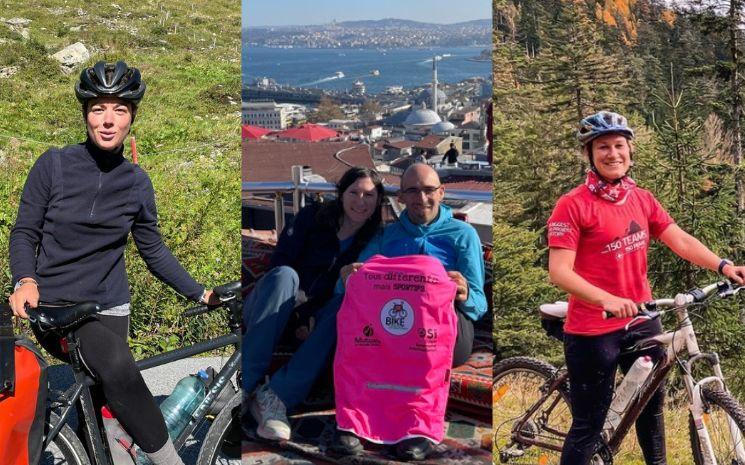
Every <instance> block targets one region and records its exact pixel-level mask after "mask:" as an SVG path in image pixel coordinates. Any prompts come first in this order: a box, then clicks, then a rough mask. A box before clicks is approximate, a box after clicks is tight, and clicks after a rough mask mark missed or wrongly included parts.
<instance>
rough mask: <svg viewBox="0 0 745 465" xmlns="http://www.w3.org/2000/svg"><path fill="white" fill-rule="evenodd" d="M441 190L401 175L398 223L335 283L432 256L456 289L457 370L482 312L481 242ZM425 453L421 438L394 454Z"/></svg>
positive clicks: (421, 170)
mask: <svg viewBox="0 0 745 465" xmlns="http://www.w3.org/2000/svg"><path fill="white" fill-rule="evenodd" d="M444 197H445V188H444V187H443V186H442V183H441V182H440V177H439V176H438V175H437V172H436V171H435V170H434V169H432V167H430V166H429V165H426V164H424V163H415V164H413V165H411V166H410V167H409V168H407V169H406V171H404V174H403V175H402V176H401V189H400V191H399V193H398V198H399V201H400V202H401V203H403V204H404V205H405V206H406V209H405V210H404V211H403V212H401V215H400V216H399V221H398V222H396V223H393V224H391V225H389V226H387V227H386V228H385V230H383V232H382V233H381V234H378V235H377V236H376V237H374V238H373V239H372V241H371V242H370V243H369V244H368V245H367V247H366V248H365V249H364V250H363V251H362V253H361V254H360V256H359V259H358V262H360V263H353V264H350V265H347V266H345V267H344V268H342V270H341V273H340V274H341V280H342V282H346V279H347V278H348V277H349V275H350V274H351V273H353V272H355V271H357V270H358V269H359V268H360V267H361V266H362V263H361V262H364V261H365V260H367V259H368V258H370V257H372V256H373V255H376V254H381V255H384V256H386V257H398V256H402V255H429V256H431V257H435V258H437V259H438V260H440V262H441V263H442V265H443V266H444V267H445V269H446V270H447V271H448V275H449V276H450V278H451V279H452V280H453V281H455V283H456V284H457V285H458V288H457V292H456V295H455V313H456V315H457V317H458V334H457V337H456V341H455V350H454V351H453V366H458V365H462V364H463V363H465V361H466V360H467V359H468V357H469V355H470V354H471V350H472V348H473V322H474V321H476V320H478V319H479V318H481V317H482V316H483V315H484V313H486V306H487V305H486V296H485V295H484V260H483V256H482V252H481V241H480V240H479V237H478V234H477V233H476V230H475V229H474V228H473V226H471V225H469V224H467V223H465V222H463V221H460V220H456V219H455V218H453V214H452V211H451V209H450V207H448V206H446V205H442V199H443V198H444ZM338 436H339V437H338V438H337V441H336V449H337V450H339V451H345V450H346V451H347V453H357V452H358V451H359V450H360V449H361V448H362V446H361V444H360V443H359V441H358V440H357V438H356V437H354V436H353V435H351V433H344V432H340V433H339V434H338ZM430 451H431V443H430V442H429V440H427V439H425V438H420V437H416V438H410V439H406V440H404V441H401V442H400V443H399V444H398V445H397V447H396V453H397V455H398V457H399V458H400V459H402V460H424V459H425V458H426V457H427V455H428V454H429V452H430Z"/></svg>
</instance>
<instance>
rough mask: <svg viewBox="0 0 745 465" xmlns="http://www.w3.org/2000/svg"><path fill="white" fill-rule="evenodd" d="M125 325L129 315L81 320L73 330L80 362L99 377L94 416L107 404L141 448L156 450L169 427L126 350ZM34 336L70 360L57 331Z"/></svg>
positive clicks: (165, 436) (127, 327) (162, 441)
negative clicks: (78, 344) (80, 358)
mask: <svg viewBox="0 0 745 465" xmlns="http://www.w3.org/2000/svg"><path fill="white" fill-rule="evenodd" d="M128 329H129V317H128V316H111V315H97V316H96V319H91V320H88V321H87V322H85V323H83V324H82V325H81V326H80V327H79V328H78V329H77V330H76V331H75V334H76V336H77V338H78V341H79V343H80V354H81V357H82V359H83V363H84V364H85V366H86V367H87V368H88V370H89V371H90V372H91V373H92V374H93V375H94V376H95V377H96V379H98V380H99V381H100V384H99V385H97V386H94V387H93V388H92V389H91V394H92V395H93V403H94V406H95V407H96V414H97V416H100V414H101V407H102V406H103V405H104V404H106V405H108V406H109V409H110V410H111V411H112V412H113V413H114V416H116V418H117V420H119V423H121V424H122V426H123V427H124V429H125V430H126V431H127V432H128V433H129V434H130V435H131V436H132V439H133V440H134V442H135V443H136V444H137V445H138V446H140V448H141V449H142V450H143V451H144V452H148V453H150V452H156V451H159V450H160V449H161V448H162V447H163V446H164V445H165V443H166V441H167V440H168V431H167V430H166V424H165V421H164V420H163V415H162V414H161V413H160V409H159V408H158V405H157V404H156V403H155V399H154V398H153V395H152V393H150V390H149V389H148V388H147V385H146V384H145V381H144V380H143V379H142V374H141V373H140V370H138V369H137V366H136V365H135V360H134V357H133V356H132V352H130V350H129V345H128V344H127V332H128ZM34 332H35V333H36V331H34ZM36 338H37V340H38V341H39V344H41V345H42V346H43V347H44V348H45V349H46V350H47V351H48V352H49V353H50V354H52V355H54V356H55V357H57V358H59V359H60V360H63V361H65V362H68V363H69V361H70V359H69V357H68V355H67V354H65V353H63V352H62V350H61V348H60V342H59V338H58V337H57V336H56V335H54V334H52V333H45V334H40V333H36ZM80 420H81V421H82V417H81V418H80Z"/></svg>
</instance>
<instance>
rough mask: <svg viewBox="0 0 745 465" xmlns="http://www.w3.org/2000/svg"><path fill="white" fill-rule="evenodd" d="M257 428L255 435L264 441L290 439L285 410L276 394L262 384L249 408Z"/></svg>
mask: <svg viewBox="0 0 745 465" xmlns="http://www.w3.org/2000/svg"><path fill="white" fill-rule="evenodd" d="M249 408H250V410H251V415H253V417H254V419H255V420H256V423H258V425H259V426H258V428H256V433H257V434H258V435H259V436H261V437H262V438H264V439H271V440H275V441H276V440H288V439H290V423H289V421H287V409H286V408H285V404H284V403H283V402H282V400H281V399H280V398H279V397H277V394H275V393H274V391H272V390H271V389H270V388H269V386H268V385H266V384H264V385H263V386H261V387H260V388H258V389H257V390H256V393H255V395H254V398H253V400H252V401H251V405H250V406H249Z"/></svg>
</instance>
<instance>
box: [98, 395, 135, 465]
mask: <svg viewBox="0 0 745 465" xmlns="http://www.w3.org/2000/svg"><path fill="white" fill-rule="evenodd" d="M101 417H102V418H103V428H104V431H105V432H106V442H107V443H108V444H109V451H110V452H111V460H112V461H113V463H114V465H134V463H135V456H134V446H133V444H132V437H131V436H130V435H129V434H127V432H126V431H124V428H122V425H121V424H119V421H117V419H116V417H114V415H113V414H112V413H111V410H109V408H108V406H106V405H104V406H103V407H102V408H101Z"/></svg>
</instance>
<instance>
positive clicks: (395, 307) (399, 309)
mask: <svg viewBox="0 0 745 465" xmlns="http://www.w3.org/2000/svg"><path fill="white" fill-rule="evenodd" d="M380 324H381V325H383V329H385V330H386V331H387V332H389V333H390V334H393V335H394V336H403V335H404V334H406V333H408V332H409V331H410V330H411V328H412V326H413V325H414V310H413V309H412V308H411V305H409V303H408V302H406V301H405V300H403V299H393V300H389V301H388V302H386V304H385V305H383V308H382V309H381V311H380Z"/></svg>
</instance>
